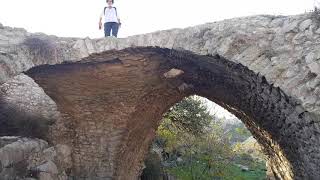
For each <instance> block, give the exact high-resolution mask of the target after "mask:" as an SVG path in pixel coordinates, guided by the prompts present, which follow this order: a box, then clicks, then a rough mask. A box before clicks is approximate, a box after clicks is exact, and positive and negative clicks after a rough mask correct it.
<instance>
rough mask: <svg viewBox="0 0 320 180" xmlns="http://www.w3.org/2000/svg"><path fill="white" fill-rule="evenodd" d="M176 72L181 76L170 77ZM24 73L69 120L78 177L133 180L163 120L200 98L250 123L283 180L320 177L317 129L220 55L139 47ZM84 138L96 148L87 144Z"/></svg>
mask: <svg viewBox="0 0 320 180" xmlns="http://www.w3.org/2000/svg"><path fill="white" fill-rule="evenodd" d="M174 68H175V69H179V70H181V71H183V73H181V74H175V73H173V74H174V75H173V76H172V77H170V76H168V77H165V76H164V74H165V73H167V72H170V70H172V69H174ZM26 73H27V75H29V76H30V77H32V78H33V79H34V80H35V81H36V82H37V83H38V84H39V85H40V86H41V87H43V89H44V90H45V92H46V93H47V94H48V95H49V96H50V97H51V98H52V99H53V100H54V101H55V102H56V103H57V105H58V108H59V110H60V111H61V112H62V113H64V114H67V115H68V116H69V117H70V118H69V120H68V122H71V123H70V124H71V126H70V129H71V130H70V132H69V134H68V133H66V134H68V137H69V139H73V140H72V141H69V142H66V143H71V144H72V147H73V148H74V155H73V156H74V166H75V167H74V170H73V173H74V174H81V173H84V174H87V175H88V176H89V177H90V176H91V177H106V175H108V173H109V175H110V176H112V177H113V178H116V179H135V177H137V175H138V173H139V170H140V169H141V167H140V166H141V162H142V160H143V158H144V155H145V153H146V151H147V148H148V146H149V144H150V142H151V141H152V139H153V137H154V134H155V129H156V128H157V126H158V124H159V122H160V120H161V118H162V115H163V113H165V112H166V111H167V110H168V109H169V108H170V107H171V106H172V105H173V104H175V103H177V102H179V101H180V100H181V99H182V98H184V97H187V96H190V95H199V96H202V97H205V98H207V99H209V100H211V101H213V102H215V103H217V104H219V105H220V106H222V107H224V108H225V109H227V110H229V111H230V112H231V113H233V114H234V115H236V116H237V117H238V118H239V119H241V120H242V121H243V122H244V124H245V125H246V126H247V128H248V129H249V130H250V131H251V133H252V134H253V136H254V137H255V138H256V139H257V141H258V142H259V143H260V144H261V146H262V147H263V148H264V150H265V152H266V153H267V155H268V157H269V159H268V162H269V166H270V167H271V169H272V170H273V172H274V173H275V175H276V176H277V177H278V178H280V179H317V178H318V177H320V171H319V170H320V169H319V166H318V164H319V163H320V148H319V147H320V146H319V145H320V143H319V138H318V134H319V127H318V124H317V123H316V121H315V120H314V119H313V118H312V117H311V116H310V114H309V113H308V112H307V111H305V110H304V109H303V107H302V106H301V105H299V103H297V102H296V101H295V100H294V99H293V98H291V97H289V96H288V95H286V94H285V93H284V92H283V91H282V90H281V89H280V88H278V87H274V86H273V85H271V84H269V83H268V82H267V80H266V79H265V77H263V76H261V75H259V74H256V73H254V72H253V71H251V70H249V69H248V68H247V67H245V66H243V65H241V64H236V63H233V62H232V61H229V60H227V59H225V58H223V57H220V56H219V55H216V56H204V55H197V54H194V53H191V52H188V51H184V50H170V49H165V48H159V47H135V48H128V49H124V50H120V51H116V50H112V51H107V52H103V53H99V54H93V55H91V56H89V57H87V58H85V59H83V60H81V61H79V62H73V63H66V64H60V65H53V66H48V65H45V66H39V67H35V68H33V69H31V70H29V71H28V72H26ZM102 107H105V108H102ZM92 117H93V118H92ZM101 121H102V123H99V122H101ZM91 125H92V127H91ZM100 131H103V132H101V133H100ZM98 132H99V133H100V134H97V133H98ZM57 136H58V137H57V138H56V141H59V140H62V139H63V138H65V137H60V135H57ZM98 136H99V137H98ZM104 136H105V137H106V138H104ZM86 138H88V139H90V138H91V139H90V140H92V141H98V142H94V143H84V142H83V141H88V140H86ZM103 143H105V144H106V146H103ZM97 149H98V150H99V149H100V150H99V151H98V150H97ZM96 150H97V151H96ZM91 151H92V152H93V153H95V155H93V154H90V152H91ZM99 153H100V154H99ZM103 153H104V154H103ZM96 154H98V155H99V156H96ZM99 157H100V159H99ZM92 167H93V168H92ZM102 171H103V172H102ZM109 171H110V172H109Z"/></svg>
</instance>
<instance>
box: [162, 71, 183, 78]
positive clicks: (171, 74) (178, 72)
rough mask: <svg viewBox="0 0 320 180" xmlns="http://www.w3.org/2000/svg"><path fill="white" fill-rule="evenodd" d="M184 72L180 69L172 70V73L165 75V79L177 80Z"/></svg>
mask: <svg viewBox="0 0 320 180" xmlns="http://www.w3.org/2000/svg"><path fill="white" fill-rule="evenodd" d="M183 73H184V72H183V71H181V70H180V69H171V70H170V71H168V72H166V73H164V74H163V75H164V77H166V78H175V77H177V76H179V75H181V74H183Z"/></svg>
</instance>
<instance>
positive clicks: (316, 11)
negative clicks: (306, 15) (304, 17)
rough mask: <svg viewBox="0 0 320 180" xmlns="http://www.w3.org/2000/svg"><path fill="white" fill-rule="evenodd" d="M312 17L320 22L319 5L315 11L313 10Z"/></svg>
mask: <svg viewBox="0 0 320 180" xmlns="http://www.w3.org/2000/svg"><path fill="white" fill-rule="evenodd" d="M311 18H312V19H314V20H315V21H316V22H318V23H320V9H319V8H318V7H316V6H315V7H314V9H313V11H312V12H311Z"/></svg>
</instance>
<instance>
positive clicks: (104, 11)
mask: <svg viewBox="0 0 320 180" xmlns="http://www.w3.org/2000/svg"><path fill="white" fill-rule="evenodd" d="M107 8H108V7H104V10H103V14H104V15H106V9H107ZM112 8H114V10H116V16H117V17H118V12H117V8H116V7H112Z"/></svg>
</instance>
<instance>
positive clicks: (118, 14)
mask: <svg viewBox="0 0 320 180" xmlns="http://www.w3.org/2000/svg"><path fill="white" fill-rule="evenodd" d="M116 11H117V19H118V23H119V26H121V21H120V18H119V14H118V10H116Z"/></svg>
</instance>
